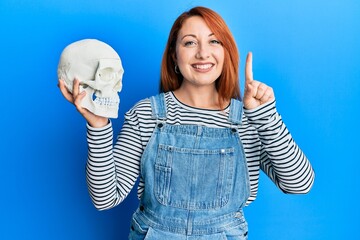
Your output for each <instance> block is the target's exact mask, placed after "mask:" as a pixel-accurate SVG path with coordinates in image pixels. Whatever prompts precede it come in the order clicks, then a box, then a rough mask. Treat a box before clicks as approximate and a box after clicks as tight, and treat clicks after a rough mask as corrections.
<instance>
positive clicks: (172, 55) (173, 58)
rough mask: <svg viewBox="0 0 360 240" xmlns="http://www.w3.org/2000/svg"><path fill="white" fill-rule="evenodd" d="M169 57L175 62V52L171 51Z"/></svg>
mask: <svg viewBox="0 0 360 240" xmlns="http://www.w3.org/2000/svg"><path fill="white" fill-rule="evenodd" d="M171 58H172V60H173V61H174V63H175V64H176V62H177V61H176V53H175V52H173V53H172V54H171Z"/></svg>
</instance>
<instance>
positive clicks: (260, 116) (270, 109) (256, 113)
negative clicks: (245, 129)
mask: <svg viewBox="0 0 360 240" xmlns="http://www.w3.org/2000/svg"><path fill="white" fill-rule="evenodd" d="M275 104H276V100H275V99H274V100H273V101H271V102H267V103H265V104H262V105H260V106H258V107H256V108H254V109H245V108H244V113H245V115H246V117H247V118H248V120H249V122H252V123H260V122H262V123H263V122H264V121H271V118H272V116H274V114H276V107H275Z"/></svg>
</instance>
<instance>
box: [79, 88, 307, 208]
mask: <svg viewBox="0 0 360 240" xmlns="http://www.w3.org/2000/svg"><path fill="white" fill-rule="evenodd" d="M165 101H166V108H167V120H166V122H167V123H168V124H174V125H203V126H207V127H217V128H225V127H229V126H230V125H229V124H230V123H229V121H228V115H229V109H230V108H229V106H228V107H227V108H226V109H225V110H223V111H218V110H206V109H199V108H194V107H190V106H187V105H185V104H183V103H181V102H180V101H179V100H177V99H176V97H175V96H174V94H173V93H172V92H167V93H165ZM155 125H156V119H154V118H153V117H152V111H151V104H150V99H149V98H147V99H144V100H141V101H139V102H138V103H137V104H135V106H134V107H133V108H132V109H130V110H129V111H128V112H127V113H126V114H125V121H124V124H123V127H122V129H121V131H120V133H119V135H118V137H117V141H116V143H115V145H114V144H113V129H112V125H111V122H109V124H108V125H107V126H105V127H103V128H93V127H91V126H90V125H87V140H88V147H89V150H88V159H87V164H86V178H87V183H88V188H89V193H90V196H91V199H92V201H93V203H94V205H95V207H96V208H97V209H99V210H104V209H109V208H112V207H114V206H116V205H118V204H119V203H121V202H122V201H123V200H124V199H125V198H126V196H127V195H128V194H129V192H130V191H131V189H132V188H133V186H134V185H135V182H136V180H137V178H138V177H139V176H140V181H139V185H138V190H137V194H138V197H139V198H140V197H141V195H142V193H143V190H144V182H143V179H142V178H141V173H140V159H141V156H142V153H143V151H144V149H145V147H146V145H147V143H148V141H149V139H150V137H151V135H152V133H153V131H154V129H155ZM238 132H239V136H240V139H241V141H242V144H243V147H244V152H245V156H246V161H247V165H248V171H249V177H250V191H251V193H250V194H251V195H250V197H249V199H248V200H247V203H246V205H249V204H250V203H251V202H252V201H254V200H255V198H256V195H257V192H258V184H259V173H260V169H261V170H262V171H264V173H265V174H266V175H268V176H269V177H270V179H271V180H272V181H273V182H274V183H275V184H276V185H277V186H278V187H279V188H280V189H281V190H282V191H283V192H285V193H293V194H299V193H307V192H308V191H309V190H310V188H311V186H312V184H313V182H314V171H313V169H312V166H311V165H310V162H309V161H308V159H307V158H306V156H305V155H304V153H303V152H302V151H301V149H300V148H299V147H298V146H297V144H296V143H295V142H294V140H293V138H292V137H291V135H290V133H289V131H288V129H287V128H286V126H285V124H284V123H283V121H282V119H281V116H280V115H279V114H278V113H277V111H276V108H275V100H274V101H273V102H269V103H266V104H264V105H261V106H259V107H257V108H256V109H252V110H246V109H244V114H243V117H242V124H241V125H238Z"/></svg>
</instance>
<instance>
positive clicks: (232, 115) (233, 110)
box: [229, 98, 243, 125]
mask: <svg viewBox="0 0 360 240" xmlns="http://www.w3.org/2000/svg"><path fill="white" fill-rule="evenodd" d="M242 114H243V103H242V102H241V101H239V100H236V99H233V98H232V99H231V103H230V112H229V122H231V123H232V124H235V125H241V122H242Z"/></svg>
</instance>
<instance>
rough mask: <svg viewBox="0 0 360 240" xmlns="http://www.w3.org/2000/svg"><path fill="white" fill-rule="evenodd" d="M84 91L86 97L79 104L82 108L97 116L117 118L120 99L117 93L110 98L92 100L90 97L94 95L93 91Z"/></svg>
mask: <svg viewBox="0 0 360 240" xmlns="http://www.w3.org/2000/svg"><path fill="white" fill-rule="evenodd" d="M85 91H86V96H85V97H84V99H83V100H82V102H81V106H82V107H83V108H86V109H87V110H89V111H90V112H92V113H94V114H95V115H97V116H101V117H107V118H117V117H118V110H119V104H120V98H119V95H118V94H117V92H116V93H114V94H112V95H111V96H106V97H96V98H95V99H94V100H93V99H92V96H93V94H94V90H92V89H88V88H86V89H85Z"/></svg>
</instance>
